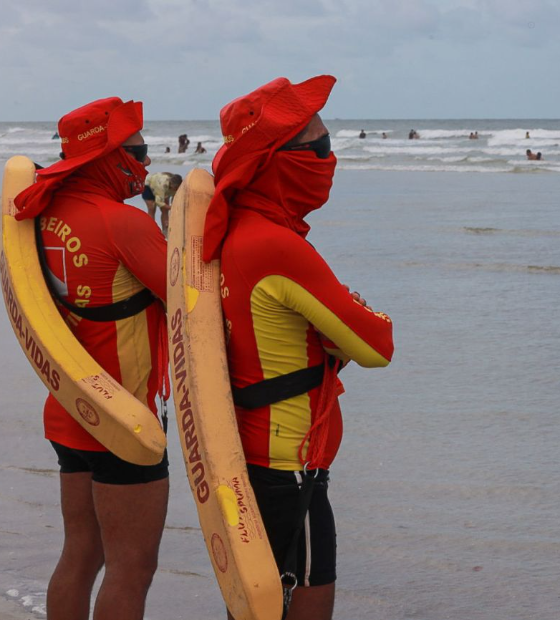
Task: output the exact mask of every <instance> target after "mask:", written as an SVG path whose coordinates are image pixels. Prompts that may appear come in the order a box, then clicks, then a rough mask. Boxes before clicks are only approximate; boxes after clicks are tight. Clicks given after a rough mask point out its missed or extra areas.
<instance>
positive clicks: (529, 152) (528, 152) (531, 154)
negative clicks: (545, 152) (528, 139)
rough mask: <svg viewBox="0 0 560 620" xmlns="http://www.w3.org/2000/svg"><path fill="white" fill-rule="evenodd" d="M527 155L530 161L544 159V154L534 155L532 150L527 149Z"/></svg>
mask: <svg viewBox="0 0 560 620" xmlns="http://www.w3.org/2000/svg"><path fill="white" fill-rule="evenodd" d="M525 154H526V155H527V159H529V160H530V161H537V160H538V161H540V160H541V159H542V153H533V152H532V151H531V149H527V150H526V151H525Z"/></svg>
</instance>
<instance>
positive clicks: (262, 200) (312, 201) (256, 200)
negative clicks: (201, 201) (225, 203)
mask: <svg viewBox="0 0 560 620" xmlns="http://www.w3.org/2000/svg"><path fill="white" fill-rule="evenodd" d="M335 167H336V157H335V156H334V153H331V154H330V155H329V156H328V157H327V158H326V159H319V158H318V157H317V155H316V154H315V153H314V152H313V151H280V152H277V153H275V154H274V155H273V157H272V159H271V161H270V163H269V164H268V165H267V166H266V167H265V168H264V170H263V171H262V172H261V173H260V174H258V176H257V177H256V178H255V179H254V180H253V181H252V182H251V184H250V185H248V186H247V188H245V189H244V190H241V191H239V192H238V193H237V194H236V195H235V198H234V201H235V205H236V206H240V207H245V208H249V209H252V210H255V211H258V212H260V213H262V214H263V215H265V216H266V217H268V218H269V219H272V220H273V221H275V222H278V223H279V224H282V225H284V226H288V227H289V228H291V229H292V230H294V231H295V232H297V233H298V234H300V235H301V236H302V237H305V236H306V235H307V233H308V232H309V225H308V224H307V223H306V222H304V221H303V218H304V217H305V216H306V215H307V214H308V213H310V212H311V211H315V210H316V209H319V208H320V207H322V206H323V205H324V204H325V203H326V202H327V200H328V199H329V193H330V190H331V187H332V181H333V176H334V170H335Z"/></svg>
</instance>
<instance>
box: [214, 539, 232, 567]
mask: <svg viewBox="0 0 560 620" xmlns="http://www.w3.org/2000/svg"><path fill="white" fill-rule="evenodd" d="M211 544H212V555H213V556H214V562H216V566H217V567H218V568H219V569H220V570H221V571H222V573H225V572H226V571H227V567H228V557H227V551H226V547H225V545H224V543H223V541H222V539H221V538H220V537H219V536H218V534H212V541H211Z"/></svg>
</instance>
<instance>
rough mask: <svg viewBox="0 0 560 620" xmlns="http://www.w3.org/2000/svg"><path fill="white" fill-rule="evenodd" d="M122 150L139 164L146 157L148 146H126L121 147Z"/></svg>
mask: <svg viewBox="0 0 560 620" xmlns="http://www.w3.org/2000/svg"><path fill="white" fill-rule="evenodd" d="M123 149H124V150H125V151H126V152H127V153H130V154H131V155H132V156H133V157H134V159H136V160H137V161H139V162H143V161H144V160H145V159H146V157H147V156H148V145H147V144H126V145H123Z"/></svg>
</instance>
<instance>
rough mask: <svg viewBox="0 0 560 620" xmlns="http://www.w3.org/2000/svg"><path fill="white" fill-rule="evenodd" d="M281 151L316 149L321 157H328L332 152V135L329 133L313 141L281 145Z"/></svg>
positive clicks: (316, 153) (316, 152)
mask: <svg viewBox="0 0 560 620" xmlns="http://www.w3.org/2000/svg"><path fill="white" fill-rule="evenodd" d="M278 150H279V151H315V155H317V157H318V158H319V159H327V157H328V156H329V155H330V153H331V137H330V135H329V134H328V133H327V134H325V135H324V136H321V137H320V138H317V140H312V141H311V142H302V143H301V144H292V145H291V146H281V147H280V148H279V149H278Z"/></svg>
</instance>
